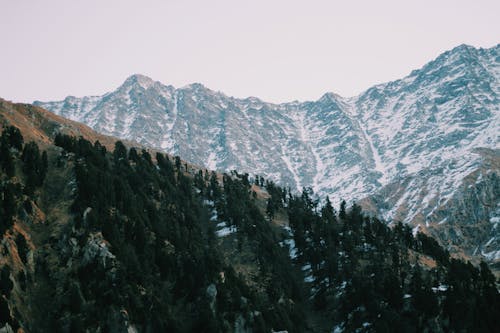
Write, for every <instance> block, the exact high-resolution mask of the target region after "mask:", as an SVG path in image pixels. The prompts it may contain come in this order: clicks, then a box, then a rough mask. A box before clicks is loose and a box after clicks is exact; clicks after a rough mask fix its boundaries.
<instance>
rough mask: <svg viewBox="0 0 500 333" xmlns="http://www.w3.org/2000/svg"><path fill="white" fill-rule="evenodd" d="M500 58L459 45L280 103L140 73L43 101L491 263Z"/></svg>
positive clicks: (101, 128)
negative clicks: (391, 71)
mask: <svg viewBox="0 0 500 333" xmlns="http://www.w3.org/2000/svg"><path fill="white" fill-rule="evenodd" d="M499 51H500V45H497V46H494V47H492V48H489V49H476V48H474V47H470V46H466V45H461V46H458V47H456V48H454V49H453V50H451V51H447V52H445V53H443V54H442V55H440V56H439V57H437V58H436V59H435V60H433V61H431V62H429V63H428V64H426V65H425V66H423V67H422V68H421V69H418V70H414V71H413V72H411V73H410V74H409V75H408V76H406V77H405V78H403V79H400V80H397V81H393V82H389V83H384V84H379V85H376V86H374V87H371V88H370V89H368V90H366V91H365V92H363V93H361V94H360V95H358V96H356V97H352V98H343V97H341V96H338V95H335V94H333V93H327V94H325V95H324V96H322V97H321V98H320V99H319V100H317V101H310V102H290V103H283V104H272V103H266V102H264V101H262V100H260V99H258V98H254V97H250V98H246V99H237V98H233V97H228V96H226V95H224V94H223V93H221V92H215V91H212V90H210V89H208V88H206V87H204V86H202V85H201V84H192V85H189V86H186V87H183V88H179V89H176V88H174V87H172V86H169V85H163V84H162V83H160V82H156V81H153V80H151V79H150V78H147V77H145V76H142V75H133V76H131V77H129V78H128V79H127V80H126V81H125V82H124V83H123V84H122V85H121V86H120V87H119V88H118V89H116V90H115V91H113V92H110V93H107V94H105V95H102V96H91V97H83V98H76V97H67V98H66V99H65V100H63V101H59V102H46V103H44V102H35V104H36V105H39V106H42V107H44V108H47V109H49V110H51V111H53V112H54V113H56V114H58V115H62V116H64V117H67V118H70V119H72V120H76V121H79V122H83V123H85V124H87V125H89V126H90V127H92V128H93V129H95V130H97V131H98V132H101V133H103V134H109V135H113V136H116V137H120V138H124V139H131V140H135V141H138V142H140V143H142V144H144V145H147V146H150V147H154V148H157V149H161V150H164V151H166V152H168V153H170V154H174V155H179V156H181V157H182V158H183V159H185V160H187V161H188V162H191V163H194V164H197V165H202V166H205V167H207V168H208V169H216V170H224V171H226V170H238V171H239V172H249V173H251V174H254V175H255V174H258V175H261V176H265V177H266V178H269V179H272V180H275V181H277V182H279V184H280V185H282V186H290V187H291V188H292V189H293V190H302V187H312V189H313V190H314V192H316V193H317V194H319V195H320V196H322V197H324V196H326V195H329V196H330V198H331V199H332V201H334V202H339V201H340V199H341V198H343V199H347V200H352V199H358V200H360V199H362V198H367V199H366V200H363V205H364V207H365V208H367V209H368V210H370V211H372V212H374V213H375V214H377V215H380V216H383V217H384V218H385V219H386V220H388V221H404V222H405V223H411V224H413V225H415V226H417V225H420V226H421V227H422V228H424V229H426V230H428V231H431V229H432V230H434V231H432V232H433V233H434V234H439V235H440V236H441V237H442V238H441V239H442V241H443V244H445V245H448V246H450V249H453V247H454V246H456V245H457V244H458V246H460V248H461V249H462V247H463V246H465V247H463V249H462V250H463V251H464V252H466V253H469V252H471V253H474V250H475V249H476V247H477V251H475V253H476V254H478V255H483V257H484V258H486V259H490V261H491V260H493V261H494V260H495V257H497V254H496V253H498V250H499V248H498V246H497V245H496V244H498V239H497V238H498V237H497V234H496V233H495V230H496V229H494V225H495V224H496V223H497V222H495V221H497V220H496V217H497V216H498V213H496V211H497V207H498V204H499V200H498V197H499V196H498V194H497V193H498V192H495V191H497V190H496V188H497V187H498V183H497V178H495V177H497V176H498V174H499V163H498V154H499V153H498V152H499V146H500V145H499V142H500V140H499V135H498V133H500V101H499V92H500V85H499V81H500V69H499V68H500V66H499V62H500V54H499ZM480 175H482V176H481V177H483V178H479V177H480ZM494 175H496V176H494ZM476 182H477V183H476ZM470 185H472V188H471V187H469V186H470ZM491 221H493V222H491ZM461 229H464V230H463V231H462V230H461ZM466 229H467V230H466ZM492 238H494V239H492ZM486 244H488V245H486Z"/></svg>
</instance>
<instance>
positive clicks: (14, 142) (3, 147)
mask: <svg viewBox="0 0 500 333" xmlns="http://www.w3.org/2000/svg"><path fill="white" fill-rule="evenodd" d="M22 145H23V137H22V135H21V132H19V129H17V128H16V127H13V126H8V127H7V128H4V129H3V132H2V135H1V136H0V167H1V169H2V170H3V171H4V172H5V173H6V174H7V176H8V177H13V176H14V173H15V164H14V158H15V156H14V155H15V153H16V151H17V152H18V151H20V150H21V149H22Z"/></svg>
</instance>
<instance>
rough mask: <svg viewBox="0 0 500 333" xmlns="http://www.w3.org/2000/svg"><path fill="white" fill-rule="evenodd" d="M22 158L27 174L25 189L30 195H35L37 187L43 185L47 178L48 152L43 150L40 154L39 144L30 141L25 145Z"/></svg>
mask: <svg viewBox="0 0 500 333" xmlns="http://www.w3.org/2000/svg"><path fill="white" fill-rule="evenodd" d="M21 159H22V161H23V171H24V174H25V175H26V183H25V184H26V185H25V190H24V191H25V193H26V194H28V195H33V193H34V191H35V188H36V187H39V186H41V185H42V184H43V181H44V180H45V175H46V174H47V168H48V161H47V153H46V152H43V153H42V154H41V155H40V150H39V148H38V145H37V144H36V143H34V142H29V143H27V144H26V145H25V146H24V149H23V154H22V156H21Z"/></svg>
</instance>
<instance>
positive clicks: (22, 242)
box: [16, 234, 29, 263]
mask: <svg viewBox="0 0 500 333" xmlns="http://www.w3.org/2000/svg"><path fill="white" fill-rule="evenodd" d="M16 246H17V253H18V254H19V258H21V261H22V262H23V263H25V262H26V260H27V259H26V255H27V254H28V251H29V248H28V243H27V242H26V239H25V238H24V236H23V235H22V234H17V236H16Z"/></svg>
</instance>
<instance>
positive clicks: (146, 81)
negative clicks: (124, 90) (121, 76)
mask: <svg viewBox="0 0 500 333" xmlns="http://www.w3.org/2000/svg"><path fill="white" fill-rule="evenodd" d="M154 83H155V81H154V80H153V79H151V78H150V77H148V76H146V75H142V74H133V75H131V76H129V77H128V78H127V79H126V80H125V82H124V83H123V85H124V86H130V85H139V86H140V87H142V88H144V89H148V88H149V87H151V86H152V85H153V84H154Z"/></svg>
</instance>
